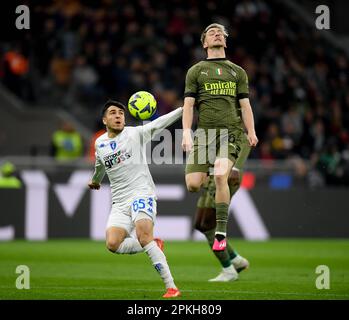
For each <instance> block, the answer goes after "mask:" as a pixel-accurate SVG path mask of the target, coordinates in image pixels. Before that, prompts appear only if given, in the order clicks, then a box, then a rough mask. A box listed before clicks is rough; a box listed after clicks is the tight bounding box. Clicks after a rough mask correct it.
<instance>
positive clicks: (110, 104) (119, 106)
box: [102, 100, 126, 117]
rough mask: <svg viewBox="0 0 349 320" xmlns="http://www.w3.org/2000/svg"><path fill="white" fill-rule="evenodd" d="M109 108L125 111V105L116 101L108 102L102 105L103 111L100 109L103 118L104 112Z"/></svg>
mask: <svg viewBox="0 0 349 320" xmlns="http://www.w3.org/2000/svg"><path fill="white" fill-rule="evenodd" d="M111 106H115V107H118V108H121V109H124V111H126V107H125V105H124V104H122V103H121V102H119V101H116V100H108V101H107V102H106V103H105V104H104V106H103V109H102V117H104V114H105V112H106V111H107V110H108V108H109V107H111Z"/></svg>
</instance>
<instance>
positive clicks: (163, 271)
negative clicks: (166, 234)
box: [144, 241, 177, 289]
mask: <svg viewBox="0 0 349 320" xmlns="http://www.w3.org/2000/svg"><path fill="white" fill-rule="evenodd" d="M144 251H145V252H146V254H147V255H148V256H149V258H150V260H151V261H152V263H153V266H154V268H155V269H156V271H157V272H158V273H159V274H160V277H161V278H162V280H163V281H164V283H165V286H166V289H168V288H177V287H176V285H175V284H174V281H173V278H172V275H171V271H170V268H169V266H168V264H167V261H166V257H165V255H164V253H163V252H162V251H161V249H160V248H159V247H158V246H157V245H156V242H155V241H151V242H149V243H148V244H147V245H146V246H145V247H144Z"/></svg>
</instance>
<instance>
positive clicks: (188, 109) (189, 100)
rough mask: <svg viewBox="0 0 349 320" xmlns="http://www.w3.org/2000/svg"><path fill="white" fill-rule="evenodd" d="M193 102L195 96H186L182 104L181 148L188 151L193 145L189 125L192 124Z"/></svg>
mask: <svg viewBox="0 0 349 320" xmlns="http://www.w3.org/2000/svg"><path fill="white" fill-rule="evenodd" d="M194 104H195V98H193V97H186V98H185V99H184V105H183V119H182V123H183V139H182V148H183V150H184V151H185V152H188V151H190V150H191V148H192V147H193V139H192V137H191V126H192V124H193V115H194Z"/></svg>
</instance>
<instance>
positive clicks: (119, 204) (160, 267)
mask: <svg viewBox="0 0 349 320" xmlns="http://www.w3.org/2000/svg"><path fill="white" fill-rule="evenodd" d="M125 111H126V107H125V106H124V105H123V104H122V103H120V102H118V101H112V100H109V101H107V103H106V104H105V105H104V108H103V111H102V115H103V124H104V125H105V126H106V128H107V132H106V133H105V134H103V135H102V136H100V137H99V138H98V139H96V142H95V150H96V163H95V172H94V174H93V177H92V179H91V181H90V182H89V184H88V186H89V187H90V189H97V190H98V189H99V188H100V183H101V181H102V179H103V177H104V174H105V173H106V174H107V175H108V178H109V181H110V188H111V193H112V208H111V212H110V215H109V218H108V222H107V231H106V245H107V248H108V249H109V250H110V251H111V252H113V253H118V254H133V253H138V252H143V251H144V252H146V254H147V255H148V256H149V258H150V260H151V261H152V264H153V265H154V267H155V269H156V270H157V272H158V273H159V274H160V276H161V278H162V280H163V281H164V283H165V286H166V293H165V294H164V295H163V297H164V298H172V297H179V296H180V295H181V293H180V291H179V290H178V288H177V287H176V285H175V283H174V281H173V278H172V275H171V271H170V268H169V266H168V264H167V261H166V257H165V255H164V253H163V252H162V241H159V242H157V241H154V238H153V227H154V222H155V217H156V213H157V212H156V195H155V185H154V182H153V178H152V176H151V174H150V172H149V168H148V164H147V161H146V156H145V151H144V148H143V147H144V145H145V144H146V143H147V142H149V141H150V140H151V138H152V136H153V135H154V132H155V131H157V132H159V130H162V129H164V128H166V127H168V126H169V125H171V124H172V123H173V122H175V121H176V120H178V119H179V118H180V117H181V116H182V108H178V109H176V110H174V111H172V112H170V113H168V114H166V115H164V116H162V117H159V118H157V119H156V120H154V121H152V122H149V123H148V124H146V125H144V126H137V127H125ZM134 228H135V230H136V235H137V239H138V240H137V239H135V238H134V237H132V236H131V233H132V231H133V230H134ZM155 240H157V239H155Z"/></svg>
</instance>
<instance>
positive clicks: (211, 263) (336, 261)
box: [0, 239, 349, 300]
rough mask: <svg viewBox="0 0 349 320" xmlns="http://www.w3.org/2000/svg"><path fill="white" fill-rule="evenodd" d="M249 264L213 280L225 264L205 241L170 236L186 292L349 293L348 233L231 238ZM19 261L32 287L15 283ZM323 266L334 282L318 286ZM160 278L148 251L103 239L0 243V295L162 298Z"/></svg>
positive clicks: (227, 295) (242, 295) (168, 247)
mask: <svg viewBox="0 0 349 320" xmlns="http://www.w3.org/2000/svg"><path fill="white" fill-rule="evenodd" d="M231 243H232V244H234V246H235V247H236V248H237V249H238V251H239V252H240V253H241V254H242V255H243V256H245V257H247V258H248V259H249V261H250V263H251V267H250V269H249V270H247V271H243V272H242V273H240V279H239V280H238V281H235V282H228V283H209V282H207V280H208V279H210V278H212V277H215V276H216V275H217V274H218V273H219V272H220V265H219V264H218V262H217V261H216V259H215V258H214V256H213V254H212V253H211V252H210V251H209V248H208V245H207V244H206V243H204V242H170V241H167V242H165V253H166V255H167V260H168V262H169V264H170V268H171V270H172V274H173V276H174V278H175V281H176V284H177V286H178V287H179V288H180V289H181V291H182V295H183V296H182V298H181V299H217V300H223V299H229V300H233V299H345V300H348V299H349V240H289V239H287V240H272V241H267V242H247V241H243V240H234V239H233V240H231ZM18 265H27V266H28V267H29V268H30V290H24V289H23V290H18V289H16V287H15V282H16V278H17V276H19V275H18V274H16V273H15V270H16V267H17V266H18ZM318 265H327V266H328V267H329V268H330V285H331V287H330V289H329V290H326V289H323V290H318V289H316V287H315V281H316V277H317V276H319V275H318V274H316V273H315V269H316V267H317V266H318ZM164 292H165V289H164V286H163V283H162V281H161V279H160V277H159V276H158V274H157V273H156V271H155V269H154V268H153V267H152V266H151V264H150V261H149V259H148V257H147V256H146V255H145V254H144V253H140V254H135V255H115V254H112V253H110V252H108V251H107V250H106V249H105V247H104V243H103V242H94V241H88V240H50V241H48V242H26V241H13V242H0V299H117V300H119V299H130V300H132V299H154V300H156V299H162V298H161V297H162V294H163V293H164Z"/></svg>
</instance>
